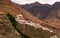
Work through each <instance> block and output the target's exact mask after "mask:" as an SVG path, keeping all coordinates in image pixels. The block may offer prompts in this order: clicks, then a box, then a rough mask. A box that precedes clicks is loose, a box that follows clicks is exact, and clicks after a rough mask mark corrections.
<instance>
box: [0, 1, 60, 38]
mask: <svg viewBox="0 0 60 38" xmlns="http://www.w3.org/2000/svg"><path fill="white" fill-rule="evenodd" d="M0 15H1V17H0V20H1V22H0V24H1V23H2V24H3V26H1V25H2V24H1V25H0V26H1V31H3V32H1V31H0V34H1V33H2V34H3V35H4V37H3V35H2V34H1V35H2V38H5V37H6V38H50V37H58V38H59V36H60V28H58V27H55V26H52V25H51V24H50V23H46V22H44V21H43V20H41V19H38V17H35V16H34V15H32V14H31V13H30V12H29V11H27V10H26V9H24V8H22V7H21V6H17V5H16V3H14V2H12V1H11V0H0ZM17 15H20V17H19V20H18V19H17V18H18V16H17ZM5 16H6V17H5ZM21 16H22V17H21ZM5 19H6V20H5ZM15 19H17V20H18V21H17V20H15ZM20 19H23V20H24V21H21V20H20ZM26 21H27V22H26ZM6 22H7V23H6ZM23 22H24V23H23ZM5 23H6V25H4V24H5ZM9 28H11V29H10V30H9ZM2 29H4V30H2ZM11 30H12V31H11ZM5 31H7V32H6V33H5ZM10 31H11V33H10Z"/></svg>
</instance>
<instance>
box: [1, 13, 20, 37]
mask: <svg viewBox="0 0 60 38" xmlns="http://www.w3.org/2000/svg"><path fill="white" fill-rule="evenodd" d="M0 38H21V37H20V34H19V33H18V32H17V31H16V30H15V28H14V27H13V26H12V24H11V23H10V21H9V19H8V17H7V16H6V15H5V14H0Z"/></svg>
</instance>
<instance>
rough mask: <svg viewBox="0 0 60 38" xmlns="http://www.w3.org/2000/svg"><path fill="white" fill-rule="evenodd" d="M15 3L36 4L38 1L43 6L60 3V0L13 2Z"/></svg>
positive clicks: (17, 0)
mask: <svg viewBox="0 0 60 38" xmlns="http://www.w3.org/2000/svg"><path fill="white" fill-rule="evenodd" d="M12 1H13V2H16V3H19V4H23V5H24V4H30V3H34V2H36V1H38V2H40V3H42V4H50V5H52V4H54V3H55V2H60V0H12Z"/></svg>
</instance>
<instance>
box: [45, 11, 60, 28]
mask: <svg viewBox="0 0 60 38" xmlns="http://www.w3.org/2000/svg"><path fill="white" fill-rule="evenodd" d="M45 21H46V22H47V23H50V24H51V25H52V26H54V27H56V28H60V10H54V11H53V12H52V13H51V14H50V15H49V16H48V17H47V18H46V19H45Z"/></svg>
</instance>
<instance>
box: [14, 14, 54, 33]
mask: <svg viewBox="0 0 60 38" xmlns="http://www.w3.org/2000/svg"><path fill="white" fill-rule="evenodd" d="M15 20H16V21H17V22H18V23H20V24H27V25H30V26H33V27H36V28H42V29H43V30H47V31H50V32H53V30H51V29H49V28H47V27H43V26H41V25H40V24H38V23H34V22H32V21H27V20H26V19H25V18H24V17H23V15H21V14H19V15H17V16H16V18H15Z"/></svg>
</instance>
